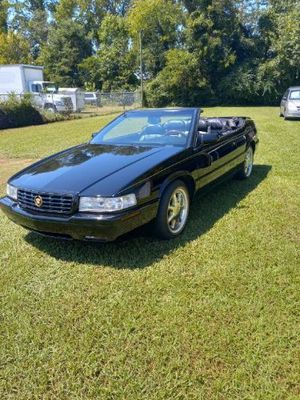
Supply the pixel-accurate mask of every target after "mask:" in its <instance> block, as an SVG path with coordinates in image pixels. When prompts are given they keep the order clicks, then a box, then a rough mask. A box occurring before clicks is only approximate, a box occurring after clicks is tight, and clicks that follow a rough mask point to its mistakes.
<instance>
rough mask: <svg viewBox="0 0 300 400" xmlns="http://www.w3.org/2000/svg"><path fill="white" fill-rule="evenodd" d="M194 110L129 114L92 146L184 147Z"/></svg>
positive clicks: (107, 129)
mask: <svg viewBox="0 0 300 400" xmlns="http://www.w3.org/2000/svg"><path fill="white" fill-rule="evenodd" d="M193 115H194V110H193V109H190V110H186V109H185V110H141V111H128V112H126V113H124V114H122V115H121V116H120V117H118V118H117V119H116V120H114V121H113V122H112V123H111V124H109V125H108V126H106V127H105V128H104V129H103V130H101V131H100V132H99V134H98V135H96V136H95V137H94V138H93V139H92V141H91V143H93V144H120V145H157V146H166V145H173V146H182V147H183V146H185V145H186V143H187V138H188V135H189V132H190V130H191V127H192V120H193Z"/></svg>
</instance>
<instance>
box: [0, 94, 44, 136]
mask: <svg viewBox="0 0 300 400" xmlns="http://www.w3.org/2000/svg"><path fill="white" fill-rule="evenodd" d="M44 122H45V121H44V118H43V116H42V114H41V113H40V112H39V111H38V110H37V109H35V108H34V107H33V106H32V104H31V98H30V96H27V95H25V96H24V97H22V98H21V99H19V98H18V97H17V96H15V95H9V96H8V99H7V100H6V101H5V102H1V103H0V129H5V128H17V127H19V126H26V125H39V124H43V123H44Z"/></svg>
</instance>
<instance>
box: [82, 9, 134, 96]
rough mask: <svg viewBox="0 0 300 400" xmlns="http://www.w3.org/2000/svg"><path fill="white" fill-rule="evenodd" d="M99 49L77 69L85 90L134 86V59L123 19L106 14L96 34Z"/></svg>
mask: <svg viewBox="0 0 300 400" xmlns="http://www.w3.org/2000/svg"><path fill="white" fill-rule="evenodd" d="M98 37H99V50H98V51H97V53H96V54H95V55H94V56H92V57H90V58H87V59H86V60H84V61H83V62H82V63H81V64H80V69H81V71H82V74H83V76H84V81H85V82H86V85H87V87H95V88H97V89H102V90H116V89H120V88H122V89H124V88H127V89H128V88H130V87H132V86H135V85H136V83H137V78H136V76H135V74H134V71H135V61H136V60H135V56H134V53H133V52H132V50H131V49H130V43H129V34H128V27H127V22H126V19H125V18H124V17H121V16H117V15H111V14H108V15H107V16H106V17H105V18H104V19H103V21H102V24H101V27H100V29H99V33H98Z"/></svg>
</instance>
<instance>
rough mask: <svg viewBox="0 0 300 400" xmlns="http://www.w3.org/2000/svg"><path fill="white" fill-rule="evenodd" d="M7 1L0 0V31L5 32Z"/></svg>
mask: <svg viewBox="0 0 300 400" xmlns="http://www.w3.org/2000/svg"><path fill="white" fill-rule="evenodd" d="M7 14H8V1H6V0H0V33H7Z"/></svg>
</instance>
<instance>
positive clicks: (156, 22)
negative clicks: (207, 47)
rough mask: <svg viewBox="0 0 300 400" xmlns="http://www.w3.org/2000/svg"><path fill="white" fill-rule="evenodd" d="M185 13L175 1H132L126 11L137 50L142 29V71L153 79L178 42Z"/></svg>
mask: <svg viewBox="0 0 300 400" xmlns="http://www.w3.org/2000/svg"><path fill="white" fill-rule="evenodd" d="M183 20H184V13H183V9H182V7H180V5H179V4H177V2H176V1H171V0H148V1H147V2H145V1H143V0H134V1H133V4H132V7H131V9H130V11H129V13H128V22H129V26H130V34H131V36H132V40H133V45H134V48H135V51H136V53H138V50H137V49H138V40H139V39H138V37H139V33H140V32H142V40H143V58H144V63H145V65H144V70H145V73H146V75H148V77H149V78H154V77H155V76H156V75H157V73H158V72H159V71H161V70H162V68H163V67H164V65H165V60H166V59H165V56H166V52H167V51H168V50H170V49H173V48H175V47H177V46H178V45H179V42H180V38H181V29H180V28H181V27H182V26H183Z"/></svg>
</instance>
